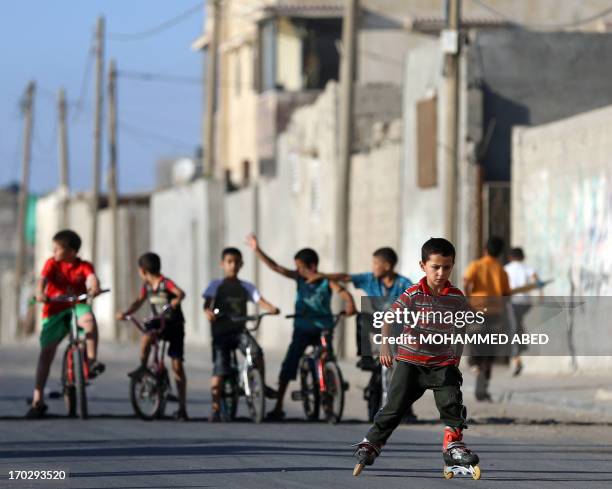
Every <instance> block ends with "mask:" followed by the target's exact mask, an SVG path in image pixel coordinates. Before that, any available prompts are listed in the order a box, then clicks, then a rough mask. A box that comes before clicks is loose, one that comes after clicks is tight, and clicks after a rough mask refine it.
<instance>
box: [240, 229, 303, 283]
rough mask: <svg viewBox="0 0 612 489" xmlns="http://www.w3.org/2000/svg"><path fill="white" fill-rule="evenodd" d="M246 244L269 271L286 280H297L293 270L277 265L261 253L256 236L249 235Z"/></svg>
mask: <svg viewBox="0 0 612 489" xmlns="http://www.w3.org/2000/svg"><path fill="white" fill-rule="evenodd" d="M246 243H247V245H248V246H249V248H251V249H252V250H253V251H254V252H255V256H257V258H259V259H260V260H261V261H262V262H264V263H265V264H266V265H267V266H268V267H269V268H270V269H271V270H273V271H275V272H276V273H280V274H281V275H283V276H285V277H287V278H292V279H297V277H298V274H297V272H296V271H295V270H289V269H288V268H285V267H283V266H282V265H279V264H278V263H276V262H275V261H274V260H273V259H272V258H270V257H269V256H268V255H266V254H265V253H264V252H263V251H262V249H261V248H260V247H259V242H258V241H257V236H255V235H254V234H249V235H248V236H247V239H246Z"/></svg>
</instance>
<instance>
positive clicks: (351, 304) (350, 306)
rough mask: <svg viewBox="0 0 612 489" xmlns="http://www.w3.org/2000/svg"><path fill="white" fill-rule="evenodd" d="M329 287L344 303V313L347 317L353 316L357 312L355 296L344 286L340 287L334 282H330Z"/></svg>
mask: <svg viewBox="0 0 612 489" xmlns="http://www.w3.org/2000/svg"><path fill="white" fill-rule="evenodd" d="M329 287H330V288H331V289H332V291H333V292H335V293H336V294H338V295H339V296H340V298H341V299H342V300H343V301H344V312H345V313H346V315H347V316H352V315H353V314H355V313H356V312H357V309H356V308H355V301H354V300H353V296H352V295H351V294H350V292H349V291H348V290H346V289H345V288H344V287H342V285H340V284H339V283H338V282H334V281H333V280H330V282H329Z"/></svg>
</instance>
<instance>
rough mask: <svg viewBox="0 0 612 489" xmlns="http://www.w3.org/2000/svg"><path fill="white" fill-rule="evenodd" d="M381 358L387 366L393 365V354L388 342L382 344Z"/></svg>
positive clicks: (382, 362)
mask: <svg viewBox="0 0 612 489" xmlns="http://www.w3.org/2000/svg"><path fill="white" fill-rule="evenodd" d="M379 359H380V364H381V365H382V366H384V367H387V368H391V367H393V355H392V354H391V348H389V345H388V344H387V343H383V344H382V345H380V355H379Z"/></svg>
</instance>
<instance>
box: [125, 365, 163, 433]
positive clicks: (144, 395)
mask: <svg viewBox="0 0 612 489" xmlns="http://www.w3.org/2000/svg"><path fill="white" fill-rule="evenodd" d="M163 399H164V394H163V390H162V384H161V382H160V381H159V379H158V378H157V377H156V376H155V375H154V374H153V372H151V371H150V370H146V371H144V372H143V373H141V374H140V375H136V376H133V377H132V378H131V380H130V401H131V402H132V408H133V409H134V413H136V416H138V417H139V418H141V419H144V420H146V421H150V420H152V419H155V418H158V417H159V416H160V412H161V411H162V409H163V405H164V400H163Z"/></svg>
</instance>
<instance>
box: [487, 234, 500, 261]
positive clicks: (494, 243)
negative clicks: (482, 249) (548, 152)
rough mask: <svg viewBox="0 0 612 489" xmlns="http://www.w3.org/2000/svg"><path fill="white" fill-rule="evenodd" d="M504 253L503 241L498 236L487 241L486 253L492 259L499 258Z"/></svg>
mask: <svg viewBox="0 0 612 489" xmlns="http://www.w3.org/2000/svg"><path fill="white" fill-rule="evenodd" d="M503 251H504V240H503V239H502V238H500V237H499V236H491V237H490V238H489V239H488V240H487V253H488V254H489V255H491V256H492V257H493V258H497V257H499V256H500V255H501V254H502V252H503Z"/></svg>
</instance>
